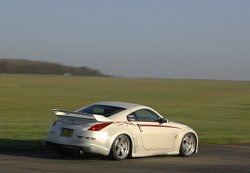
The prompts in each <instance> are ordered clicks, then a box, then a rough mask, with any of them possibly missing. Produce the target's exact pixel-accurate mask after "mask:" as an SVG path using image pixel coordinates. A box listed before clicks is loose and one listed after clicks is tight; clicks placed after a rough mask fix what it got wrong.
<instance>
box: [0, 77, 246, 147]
mask: <svg viewBox="0 0 250 173" xmlns="http://www.w3.org/2000/svg"><path fill="white" fill-rule="evenodd" d="M97 101H126V102H134V103H139V104H144V105H148V106H150V107H153V108H154V109H156V110H158V111H159V112H160V113H161V114H162V115H164V116H165V117H166V118H167V119H169V120H170V121H177V122H180V123H184V124H187V125H189V126H191V127H192V128H193V129H194V130H196V131H197V133H198V135H199V137H200V139H199V140H200V142H201V143H217V144H218V143H219V144H228V143H250V135H249V134H250V81H215V80H170V79H169V80H158V79H126V78H103V77H65V76H49V75H6V74H0V147H2V148H4V147H21V148H22V147H23V148H25V147H28V148H30V147H31V148H32V147H34V148H35V147H36V146H37V144H38V143H40V142H38V141H40V140H41V139H43V138H44V137H45V136H46V134H47V130H48V128H49V125H50V124H51V123H52V122H53V120H55V117H54V116H53V115H52V114H51V110H52V109H53V108H61V109H65V110H76V109H78V108H80V107H82V106H84V105H86V104H89V103H93V102H97ZM27 144H29V145H27Z"/></svg>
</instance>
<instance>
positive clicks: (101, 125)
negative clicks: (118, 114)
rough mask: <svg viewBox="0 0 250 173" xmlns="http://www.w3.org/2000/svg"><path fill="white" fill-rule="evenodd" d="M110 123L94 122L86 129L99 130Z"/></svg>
mask: <svg viewBox="0 0 250 173" xmlns="http://www.w3.org/2000/svg"><path fill="white" fill-rule="evenodd" d="M110 124H112V123H101V124H95V125H93V126H92V127H90V128H89V129H88V130H91V131H99V130H101V129H103V128H104V127H107V126H108V125H110Z"/></svg>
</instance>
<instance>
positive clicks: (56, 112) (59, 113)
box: [52, 109, 111, 121]
mask: <svg viewBox="0 0 250 173" xmlns="http://www.w3.org/2000/svg"><path fill="white" fill-rule="evenodd" d="M52 113H53V114H54V115H55V116H58V117H61V116H63V117H75V118H82V119H89V120H96V121H111V120H110V119H108V118H106V117H104V116H102V115H95V114H86V113H80V112H71V111H64V110H60V109H53V110H52Z"/></svg>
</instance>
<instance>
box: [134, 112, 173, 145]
mask: <svg viewBox="0 0 250 173" xmlns="http://www.w3.org/2000/svg"><path fill="white" fill-rule="evenodd" d="M134 116H135V118H136V123H137V126H138V128H139V129H140V134H141V139H142V143H143V146H144V148H145V149H146V150H163V149H164V150H170V149H172V145H173V129H172V128H171V127H170V126H167V123H160V116H159V115H158V114H156V113H155V112H154V111H152V110H149V109H140V110H138V111H136V112H134Z"/></svg>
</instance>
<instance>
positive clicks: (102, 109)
mask: <svg viewBox="0 0 250 173" xmlns="http://www.w3.org/2000/svg"><path fill="white" fill-rule="evenodd" d="M123 110H125V108H121V107H116V106H108V105H91V106H88V107H86V108H83V109H81V110H79V111H77V112H79V113H86V114H97V115H103V116H105V117H109V116H111V115H114V114H116V113H118V112H121V111H123Z"/></svg>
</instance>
